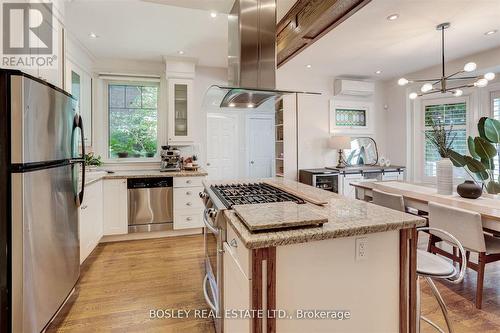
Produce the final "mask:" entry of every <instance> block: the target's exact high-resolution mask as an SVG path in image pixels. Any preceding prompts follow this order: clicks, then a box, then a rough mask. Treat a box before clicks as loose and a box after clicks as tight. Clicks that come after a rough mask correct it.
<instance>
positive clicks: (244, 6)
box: [228, 0, 276, 90]
mask: <svg viewBox="0 0 500 333" xmlns="http://www.w3.org/2000/svg"><path fill="white" fill-rule="evenodd" d="M228 21H229V30H228V32H229V50H228V72H229V73H228V74H229V78H228V79H229V80H228V81H229V85H230V86H233V87H245V88H257V89H269V90H274V89H275V88H276V0H236V1H235V3H234V5H233V8H232V9H231V13H230V14H229V17H228Z"/></svg>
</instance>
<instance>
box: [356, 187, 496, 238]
mask: <svg viewBox="0 0 500 333" xmlns="http://www.w3.org/2000/svg"><path fill="white" fill-rule="evenodd" d="M350 184H351V186H354V187H355V189H356V199H359V200H364V201H371V200H372V193H373V192H372V191H373V190H374V189H376V190H380V191H384V192H388V193H392V194H398V195H402V196H403V199H404V202H405V206H406V207H407V208H410V209H415V210H418V211H419V212H424V213H428V212H429V202H436V203H440V204H442V205H447V206H450V207H455V208H460V209H465V210H469V211H473V212H477V213H479V214H481V220H482V223H483V229H484V230H485V231H486V232H490V233H492V234H494V235H495V236H497V235H498V236H500V195H491V194H487V193H483V195H482V196H480V197H479V198H477V199H467V198H462V197H461V196H460V195H458V194H457V193H456V192H453V193H452V194H451V195H443V194H438V193H437V189H436V188H435V187H433V186H432V185H429V184H418V183H410V182H404V181H363V182H351V183H350Z"/></svg>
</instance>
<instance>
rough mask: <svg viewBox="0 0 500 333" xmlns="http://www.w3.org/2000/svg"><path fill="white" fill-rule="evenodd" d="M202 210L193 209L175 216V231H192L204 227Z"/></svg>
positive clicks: (177, 213)
mask: <svg viewBox="0 0 500 333" xmlns="http://www.w3.org/2000/svg"><path fill="white" fill-rule="evenodd" d="M202 214H203V212H202V210H200V209H195V210H193V209H191V210H187V211H179V212H175V214H174V229H176V230H177V229H190V228H201V227H203V217H202Z"/></svg>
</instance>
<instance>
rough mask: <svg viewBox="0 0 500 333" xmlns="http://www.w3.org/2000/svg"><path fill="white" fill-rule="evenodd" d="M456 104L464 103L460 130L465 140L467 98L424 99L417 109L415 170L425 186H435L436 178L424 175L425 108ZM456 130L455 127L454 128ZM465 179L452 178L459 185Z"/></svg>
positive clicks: (468, 100)
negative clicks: (416, 157)
mask: <svg viewBox="0 0 500 333" xmlns="http://www.w3.org/2000/svg"><path fill="white" fill-rule="evenodd" d="M456 103H465V125H460V129H465V137H466V138H467V137H468V136H469V135H470V128H469V127H470V126H469V125H470V117H471V116H470V111H471V110H470V107H471V104H470V99H469V96H461V97H443V98H435V97H434V98H425V99H423V100H422V101H421V105H420V107H419V108H418V110H419V111H420V112H419V122H418V126H417V127H418V128H417V132H418V134H417V137H418V139H417V142H419V147H418V149H417V150H416V151H418V160H417V163H416V165H417V170H418V173H419V175H420V179H421V180H422V182H423V183H426V184H435V183H436V177H435V176H428V175H426V174H425V141H426V139H425V134H424V132H425V130H426V129H427V127H426V126H425V108H426V107H427V106H429V105H440V104H456ZM454 128H456V126H454ZM464 180H465V179H464V178H463V177H454V178H453V181H454V183H457V184H458V183H461V182H463V181H464Z"/></svg>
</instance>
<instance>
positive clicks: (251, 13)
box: [205, 0, 315, 109]
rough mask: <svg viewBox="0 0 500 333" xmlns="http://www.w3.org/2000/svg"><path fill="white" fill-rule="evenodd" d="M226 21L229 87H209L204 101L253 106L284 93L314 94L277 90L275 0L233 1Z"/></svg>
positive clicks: (276, 99)
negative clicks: (227, 28) (227, 25)
mask: <svg viewBox="0 0 500 333" xmlns="http://www.w3.org/2000/svg"><path fill="white" fill-rule="evenodd" d="M228 21H229V30H228V33H229V49H228V83H229V87H223V86H219V85H214V86H212V87H210V89H209V91H208V92H207V94H206V95H205V96H206V98H207V103H209V104H210V105H212V106H214V105H218V106H219V107H221V108H245V109H248V108H252V109H253V108H258V107H259V106H260V105H262V104H263V103H264V102H266V101H270V100H272V101H274V102H277V101H279V100H280V99H281V98H282V97H283V95H287V94H294V93H301V94H302V93H305V94H315V93H307V92H299V91H284V90H276V0H236V1H235V2H234V5H233V8H232V9H231V13H230V14H229V16H228ZM221 94H222V96H223V97H222V96H221V97H220V98H221V99H219V98H218V97H217V96H220V95H221ZM216 100H219V101H220V102H216ZM208 101H210V102H208Z"/></svg>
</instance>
